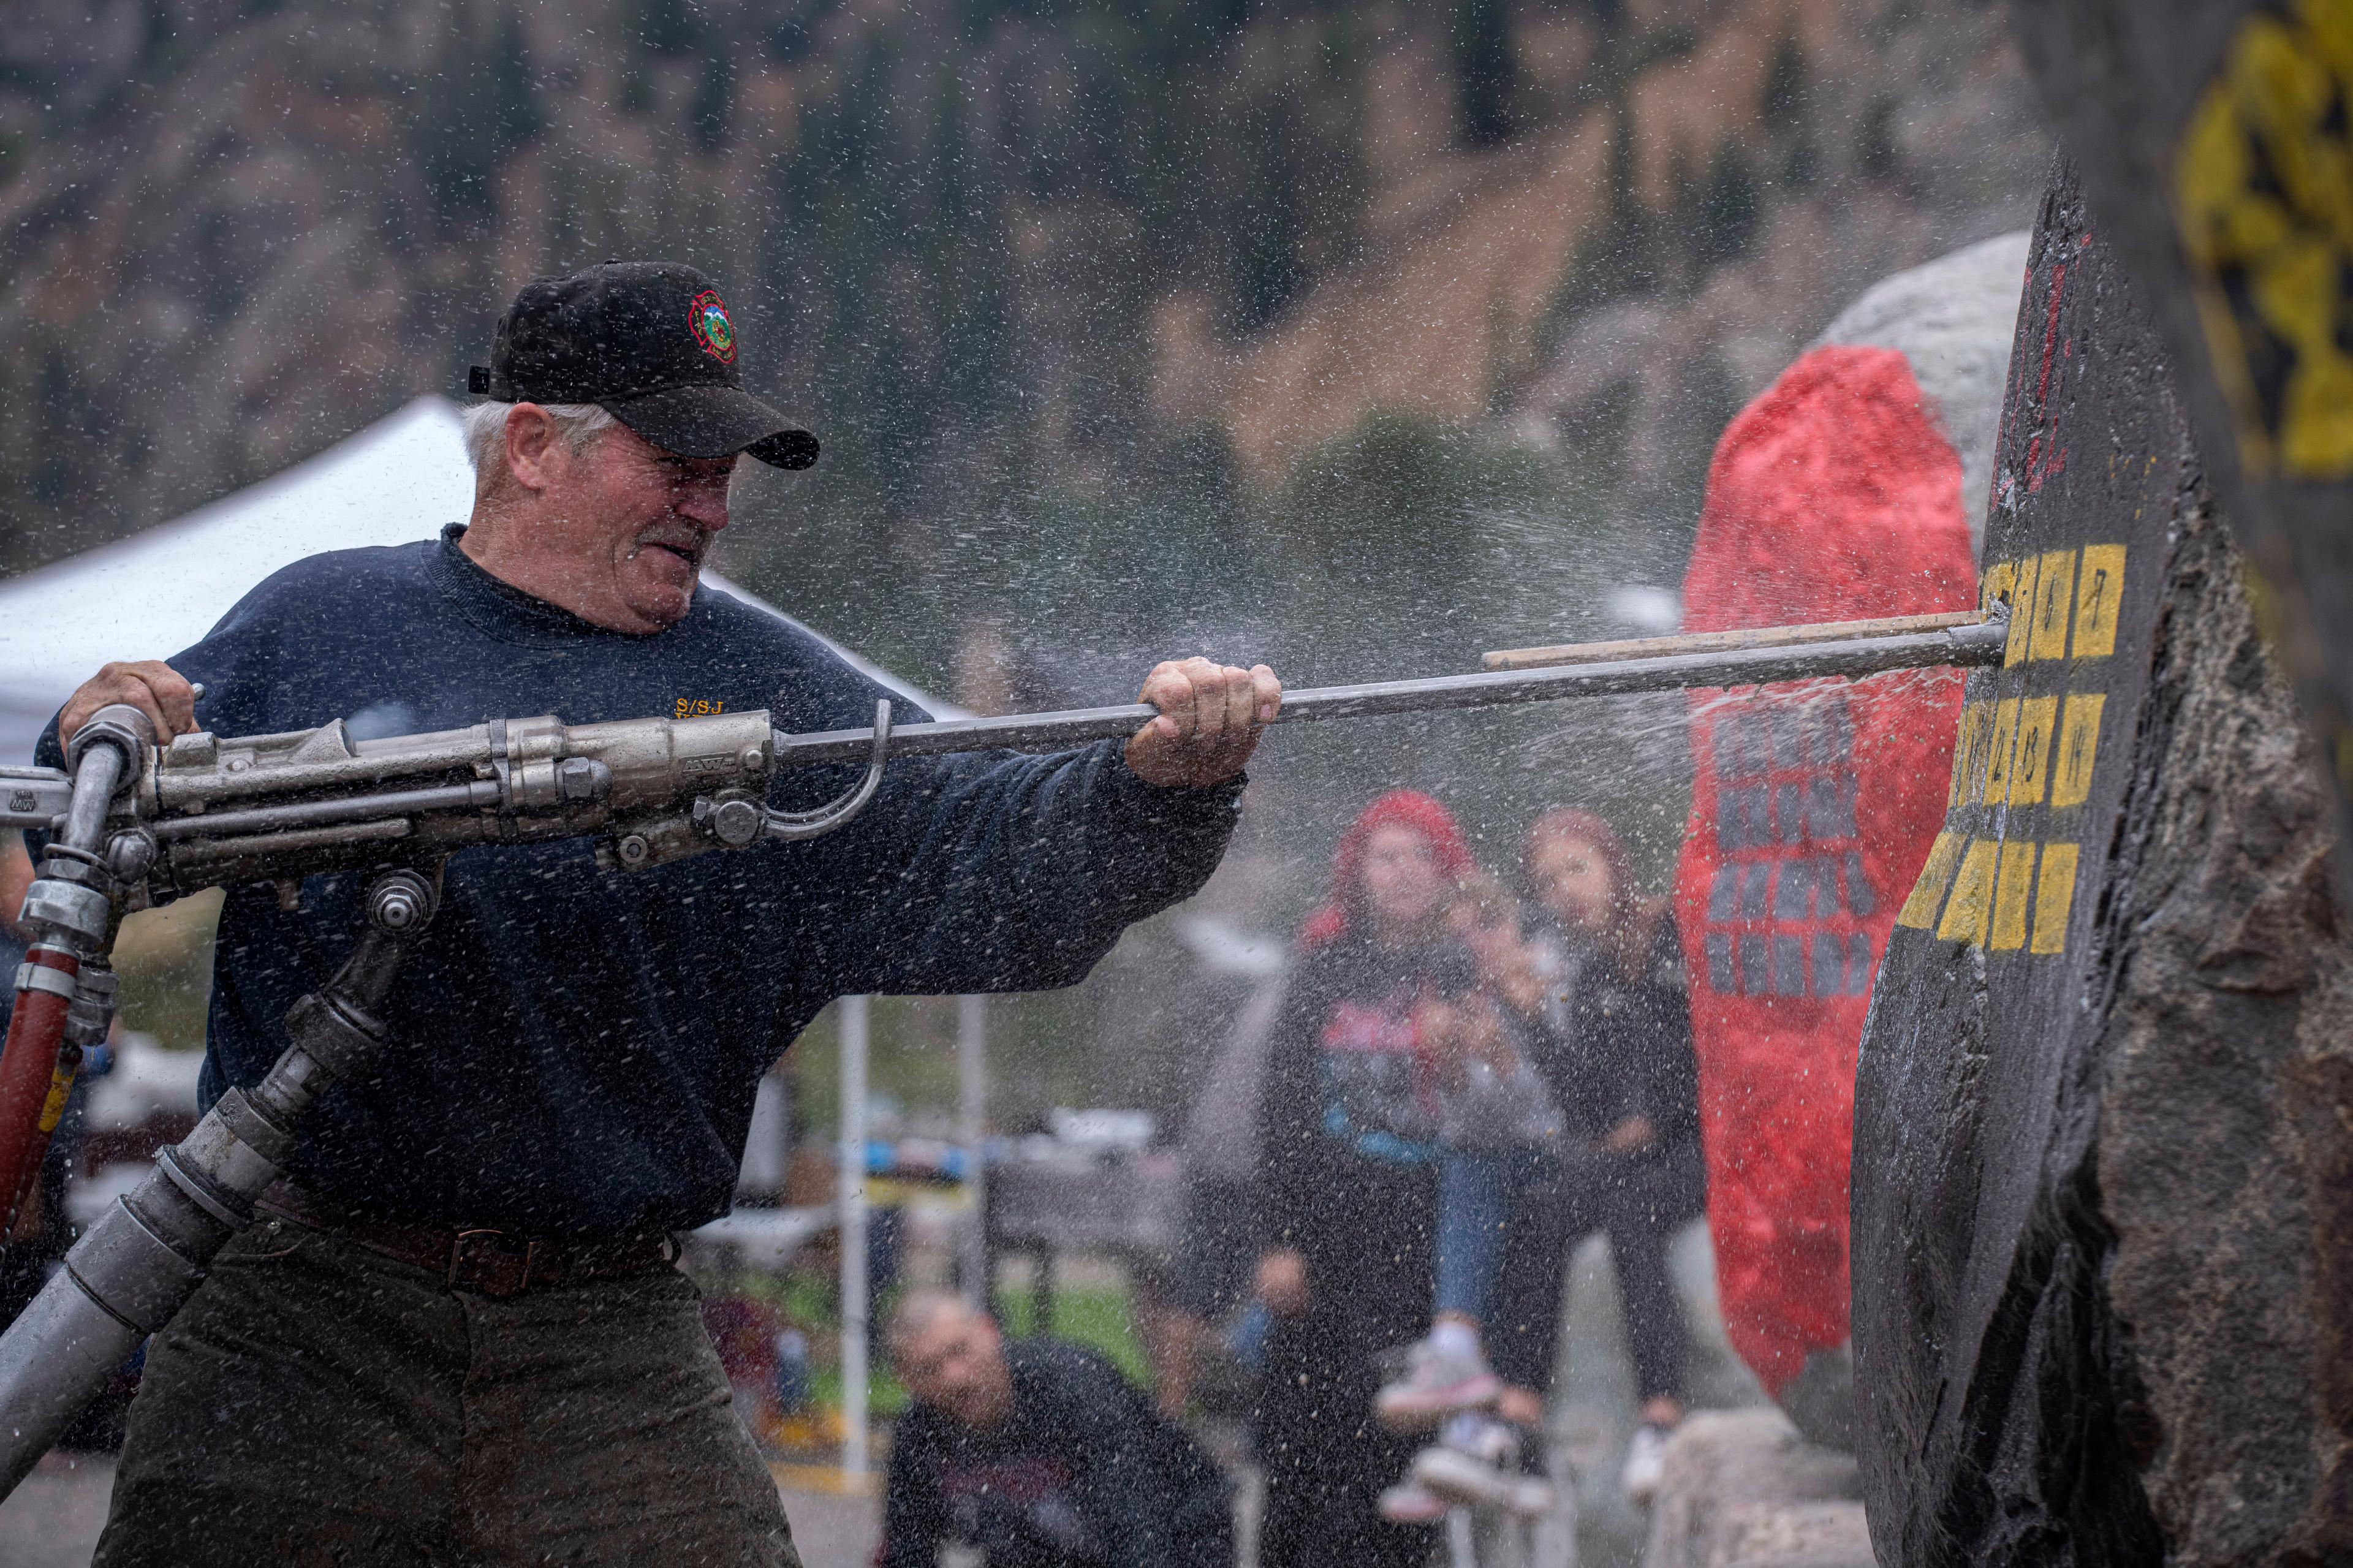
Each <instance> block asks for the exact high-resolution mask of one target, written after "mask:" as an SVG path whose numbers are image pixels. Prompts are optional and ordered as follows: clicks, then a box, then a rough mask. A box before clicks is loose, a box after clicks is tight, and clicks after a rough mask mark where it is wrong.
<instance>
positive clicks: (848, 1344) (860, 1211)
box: [841, 996, 868, 1476]
mask: <svg viewBox="0 0 2353 1568" xmlns="http://www.w3.org/2000/svg"><path fill="white" fill-rule="evenodd" d="M867 1005H868V998H866V997H864V996H844V997H843V998H842V999H841V1426H842V1438H841V1468H842V1469H843V1470H845V1471H846V1472H848V1473H849V1475H852V1476H862V1475H864V1474H865V1473H866V1376H867V1373H866V1363H867V1333H866V1330H867V1323H866V1311H867V1301H866V1044H867V1040H866V1029H867Z"/></svg>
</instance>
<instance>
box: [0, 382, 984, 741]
mask: <svg viewBox="0 0 2353 1568" xmlns="http://www.w3.org/2000/svg"><path fill="white" fill-rule="evenodd" d="M473 499H474V477H473V471H472V469H471V468H469V467H468V466H467V462H466V454H465V448H464V447H463V445H462V444H461V442H460V440H459V422H458V409H457V405H455V404H453V403H451V402H449V401H448V399H447V398H443V397H420V398H418V399H417V401H416V402H414V403H411V404H410V405H408V406H407V407H406V408H403V409H402V410H401V411H400V412H399V413H397V414H395V415H392V416H389V417H387V418H385V419H382V420H379V421H377V422H376V423H375V424H374V425H371V426H368V427H367V428H366V429H364V430H362V431H360V432H359V433H358V434H357V435H354V436H353V437H350V438H349V439H348V440H345V441H344V442H343V443H342V444H341V445H339V446H336V447H332V448H330V449H329V450H327V451H325V452H322V453H321V454H320V455H319V456H318V457H315V458H311V459H310V460H309V461H308V462H305V463H301V464H298V465H297V466H295V467H294V468H289V469H288V470H286V472H284V473H282V474H280V475H278V476H276V477H275V478H272V479H265V480H263V481H262V482H261V483H259V484H257V485H254V486H252V487H250V488H249V489H243V490H239V491H238V492H237V493H236V494H235V495H232V496H227V497H226V498H224V499H222V500H217V501H215V502H213V503H212V504H211V505H210V506H206V507H200V508H198V509H197V510H195V511H192V512H190V513H188V515H187V516H185V517H183V518H180V519H179V520H177V521H173V522H167V523H164V524H161V525H160V526H158V527H155V528H151V529H149V530H148V531H145V532H144V533H140V534H136V535H133V536H132V538H129V539H125V540H121V541H120V542H116V543H113V544H109V545H104V546H101V547H100V548H99V549H96V550H91V551H88V552H84V553H82V554H80V555H76V556H71V557H69V558H68V559H66V560H64V561H59V562H57V563H54V564H51V565H48V566H44V567H42V568H40V569H39V570H38V571H35V572H28V573H26V574H24V575H23V576H21V577H15V578H11V579H9V580H8V581H6V582H5V583H0V763H28V762H30V761H32V756H33V744H34V742H36V741H37V740H38V739H39V738H40V733H41V730H42V728H43V727H44V726H45V725H47V723H48V721H49V717H50V715H51V714H53V713H55V712H56V711H57V710H58V709H59V708H60V707H62V706H64V704H65V700H66V698H67V697H68V696H69V695H70V694H71V693H72V691H73V689H74V688H75V687H77V686H79V685H80V684H81V683H82V682H83V681H84V680H87V679H90V676H91V675H92V674H94V673H95V672H96V671H97V669H98V667H99V666H100V665H101V664H104V663H106V662H107V661H108V660H110V659H134V658H168V657H170V656H171V655H173V654H175V653H177V652H179V651H180V650H181V649H182V648H185V647H188V646H189V645H190V644H192V643H195V642H197V641H199V640H201V639H202V638H203V637H204V635H205V634H206V632H208V631H210V630H211V629H212V627H213V625H214V623H215V622H216V621H218V620H219V619H220V617H221V616H224V615H226V614H227V612H228V608H229V606H230V605H234V604H236V603H237V600H239V599H241V598H243V597H244V596H245V595H246V594H247V593H248V591H250V590H251V589H252V588H253V587H254V586H255V585H256V584H259V583H260V582H261V580H262V579H263V578H265V577H267V576H269V574H271V573H273V572H275V571H277V570H278V569H279V568H280V567H281V566H285V565H288V564H290V563H292V562H295V561H299V560H301V558H303V557H304V556H306V555H316V554H318V553H320V552H323V551H329V550H351V549H357V548H359V547H361V546H364V545H372V544H406V543H409V542H414V541H416V540H420V539H430V538H433V537H434V536H435V535H437V534H438V533H439V532H440V531H441V528H442V526H443V525H444V524H445V523H450V522H456V521H462V520H463V519H464V518H465V516H466V515H467V513H468V512H469V511H470V510H471V509H472V506H473ZM702 580H703V582H705V583H706V584H710V585H711V586H712V587H713V588H717V589H720V590H722V591H723V592H726V593H729V594H733V595H735V597H737V598H739V599H742V600H743V601H744V603H746V604H748V605H754V606H756V607H758V608H760V609H763V610H765V611H767V612H768V613H769V614H770V615H773V616H776V617H777V618H778V619H779V620H784V621H787V622H790V623H791V624H793V625H795V626H798V625H799V624H800V623H799V622H797V621H793V620H792V617H791V616H786V615H785V614H784V613H783V612H782V611H780V610H778V609H776V607H775V606H773V605H766V604H763V603H762V602H761V601H760V600H758V599H756V598H754V597H753V595H750V594H748V593H746V592H744V590H743V589H741V588H738V587H736V586H735V585H734V584H732V583H729V582H728V581H726V580H725V579H724V578H723V577H721V576H719V575H718V574H715V573H712V572H708V571H706V572H705V573H703V574H702ZM805 629H806V628H805ZM812 635H818V636H820V637H821V634H812ZM822 640H825V641H826V643H827V646H828V647H832V648H834V650H835V651H836V652H838V653H839V654H841V656H842V657H843V658H847V659H849V662H850V663H852V664H854V665H856V666H857V667H858V668H860V669H861V670H863V671H865V672H866V673H867V674H868V675H870V676H872V677H873V678H874V679H877V680H879V681H881V683H882V684H883V685H885V686H887V687H889V688H891V689H892V690H894V691H897V692H900V693H901V694H902V695H904V696H906V697H907V698H909V699H910V700H913V701H916V702H920V703H921V704H923V706H924V707H925V708H927V709H929V710H931V711H932V712H933V713H934V714H936V715H938V716H940V717H942V718H947V717H952V716H957V715H959V714H960V713H961V710H958V709H956V708H955V706H954V705H953V704H948V703H943V702H939V701H937V700H934V699H933V698H930V697H927V696H925V695H923V693H922V692H920V691H918V690H916V689H913V687H910V686H908V685H907V684H906V683H905V682H904V681H902V680H900V679H897V678H896V677H894V676H892V675H891V674H890V673H888V672H887V671H884V670H881V669H879V668H875V667H874V666H873V665H871V664H869V663H867V662H866V661H865V660H864V659H861V658H858V657H857V656H856V655H855V654H852V653H850V652H849V650H848V649H846V648H842V647H839V645H838V644H835V643H833V642H831V641H830V639H822Z"/></svg>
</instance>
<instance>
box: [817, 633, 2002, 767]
mask: <svg viewBox="0 0 2353 1568" xmlns="http://www.w3.org/2000/svg"><path fill="white" fill-rule="evenodd" d="M2008 635H2009V623H2008V622H2007V621H2006V620H2001V619H1994V620H1989V621H1984V622H1981V623H1979V624H1977V625H1974V626H1955V627H1950V628H1948V629H1945V630H1939V631H1930V632H1908V633H1900V634H1896V635H1893V636H1883V637H1835V638H1826V639H1824V640H1822V641H1820V642H1812V643H1794V644H1786V645H1779V646H1771V647H1744V648H1735V649H1730V650H1725V651H1709V652H1702V653H1683V654H1661V655H1643V656H1639V657H1635V658H1619V659H1609V660H1605V661H1603V662H1600V663H1593V664H1572V665H1566V666H1559V667H1554V668H1536V669H1488V670H1481V671H1480V672H1478V673H1477V674H1475V675H1439V676H1432V677H1430V678H1429V679H1420V680H1377V681H1372V682H1369V683H1367V684H1366V685H1362V686H1321V687H1310V688H1307V689H1303V690H1298V691H1288V692H1285V693H1284V694H1283V698H1282V711H1281V712H1280V713H1278V714H1277V715H1276V716H1275V720H1274V721H1275V722H1276V723H1278V724H1302V723H1306V722H1309V721H1314V720H1320V719H1369V718H1375V717H1377V716H1380V715H1383V714H1395V713H1431V712H1439V711H1443V710H1458V711H1459V710H1471V709H1478V708H1502V707H1507V706H1510V705H1512V704H1515V703H1521V702H1554V701H1559V700H1565V699H1567V698H1572V697H1612V696H1620V695H1623V694H1625V693H1628V692H1634V691H1672V690H1677V689H1683V688H1687V687H1712V686H1723V687H1739V686H1765V685H1770V684H1773V683H1776V682H1778V681H1784V680H1811V679H1823V678H1827V677H1842V678H1845V679H1859V678H1861V677H1863V676H1868V675H1880V674H1883V673H1885V672H1886V671H1888V670H1894V669H1926V668H1935V667H1938V666H1951V667H1954V668H1965V669H1966V668H1976V667H1978V666H1980V665H1991V664H1999V663H2000V662H2001V656H2002V647H2003V644H2004V641H2005V639H2006V638H2007V637H2008ZM1548 651H1550V652H1552V653H1554V654H1556V655H1557V654H1559V653H1561V652H1563V651H1566V650H1560V649H1554V650H1548ZM1158 712H1159V710H1157V709H1155V708H1153V707H1152V706H1150V705H1149V704H1146V703H1141V702H1131V703H1127V704H1124V705H1123V706H1120V707H1117V708H1076V709H1071V710H1067V711H1063V712H1059V713H1008V714H1006V715H1004V716H1002V717H1000V718H994V719H944V720H940V721H936V722H934V723H929V724H905V725H902V726H900V727H898V728H896V729H894V730H892V731H891V735H890V752H891V755H892V756H894V757H920V756H939V755H942V754H944V753H946V752H976V751H987V750H988V749H990V748H992V747H997V746H1035V747H1054V746H1071V745H1078V744H1081V743H1082V742H1088V741H1101V740H1110V739H1117V738H1120V737H1124V736H1126V735H1131V734H1134V732H1135V731H1136V730H1137V728H1138V727H1139V726H1141V725H1142V724H1144V722H1145V721H1147V720H1149V719H1152V718H1154V717H1155V716H1156V715H1157V713H1158ZM873 750H874V731H872V730H871V729H868V730H825V731H818V732H817V733H814V734H807V735H788V734H786V733H785V732H784V731H781V730H779V731H776V765H777V766H778V767H781V768H797V767H807V766H810V765H812V764H815V763H849V762H867V761H869V760H870V759H871V756H872V753H873Z"/></svg>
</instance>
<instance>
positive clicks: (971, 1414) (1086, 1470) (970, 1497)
mask: <svg viewBox="0 0 2353 1568" xmlns="http://www.w3.org/2000/svg"><path fill="white" fill-rule="evenodd" d="M887 1342H888V1344H889V1346H890V1351H891V1359H892V1363H893V1364H894V1365H896V1366H897V1368H898V1369H899V1379H900V1381H901V1382H902V1383H904V1384H906V1385H907V1393H908V1394H910V1395H911V1396H912V1397H913V1401H914V1403H913V1407H912V1408H910V1409H909V1410H908V1412H907V1413H906V1415H903V1416H902V1417H901V1418H900V1421H899V1426H898V1430H897V1431H896V1432H895V1433H894V1434H893V1435H892V1442H891V1475H890V1481H889V1485H888V1487H887V1489H886V1490H885V1494H884V1499H883V1504H882V1549H881V1552H878V1553H876V1562H877V1563H878V1565H879V1568H932V1564H933V1563H935V1562H936V1561H937V1560H938V1558H939V1551H940V1548H941V1547H942V1546H944V1545H949V1544H961V1545H964V1546H968V1547H977V1548H979V1549H980V1550H981V1551H982V1552H985V1553H986V1554H987V1559H988V1563H989V1568H1231V1564H1232V1563H1233V1560H1234V1543H1233V1520H1232V1514H1231V1512H1230V1510H1229V1487H1228V1485H1227V1481H1226V1478H1225V1476H1224V1474H1223V1473H1222V1472H1221V1471H1219V1468H1217V1466H1216V1465H1214V1464H1212V1463H1211V1462H1210V1460H1209V1458H1208V1456H1207V1455H1205V1454H1203V1453H1202V1452H1201V1450H1200V1449H1199V1448H1198V1447H1196V1446H1195V1445H1194V1443H1193V1441H1192V1439H1191V1438H1189V1437H1187V1436H1185V1434H1184V1433H1182V1432H1180V1431H1178V1430H1177V1429H1176V1427H1175V1426H1171V1425H1170V1424H1169V1423H1168V1422H1167V1421H1166V1420H1164V1419H1163V1418H1162V1417H1161V1415H1160V1414H1159V1413H1158V1412H1157V1411H1155V1410H1154V1409H1153V1407H1152V1405H1151V1403H1150V1401H1148V1400H1146V1399H1145V1397H1144V1395H1143V1394H1140V1393H1138V1392H1137V1391H1136V1390H1135V1389H1134V1388H1133V1387H1131V1386H1130V1385H1129V1384H1128V1382H1127V1380H1126V1379H1125V1378H1124V1377H1122V1376H1120V1374H1119V1373H1118V1372H1117V1370H1116V1369H1114V1368H1113V1366H1112V1365H1111V1364H1110V1363H1108V1362H1105V1361H1104V1360H1103V1358H1102V1357H1101V1356H1098V1355H1096V1354H1094V1353H1093V1352H1091V1351H1084V1350H1081V1349H1080V1348H1079V1347H1078V1346H1076V1345H1069V1344H1057V1343H1055V1342H1052V1341H1049V1340H1025V1341H1020V1342H1016V1343H1014V1344H1011V1345H1008V1344H1007V1343H1006V1342H1004V1339H1003V1338H1002V1336H1000V1335H999V1334H998V1332H997V1322H996V1321H995V1320H994V1319H992V1318H990V1317H989V1316H988V1315H987V1313H985V1312H982V1311H981V1310H978V1309H977V1308H975V1307H970V1306H967V1305H965V1303H964V1302H963V1301H960V1300H957V1299H956V1298H955V1297H953V1296H947V1295H942V1294H940V1293H938V1292H936V1291H917V1292H915V1293H914V1294H913V1295H910V1296H909V1297H908V1298H907V1299H906V1300H903V1301H902V1302H901V1303H900V1305H899V1309H898V1310H897V1311H896V1312H894V1313H893V1314H892V1319H891V1330H890V1333H889V1336H888V1340H887Z"/></svg>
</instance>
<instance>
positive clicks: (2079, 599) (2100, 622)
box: [2075, 544, 2125, 658]
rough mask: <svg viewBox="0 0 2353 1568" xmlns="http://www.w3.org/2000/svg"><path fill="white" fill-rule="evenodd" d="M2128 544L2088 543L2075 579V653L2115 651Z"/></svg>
mask: <svg viewBox="0 0 2353 1568" xmlns="http://www.w3.org/2000/svg"><path fill="white" fill-rule="evenodd" d="M2124 587H2125V547H2124V546H2123V545H2121V544H2086V545H2085V546H2084V569H2083V571H2082V573H2081V574H2078V575H2077V577H2076V579H2075V657H2076V658H2107V657H2108V655H2110V654H2112V653H2114V652H2116V602H2117V601H2118V600H2119V599H2121V598H2122V597H2123V596H2124Z"/></svg>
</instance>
